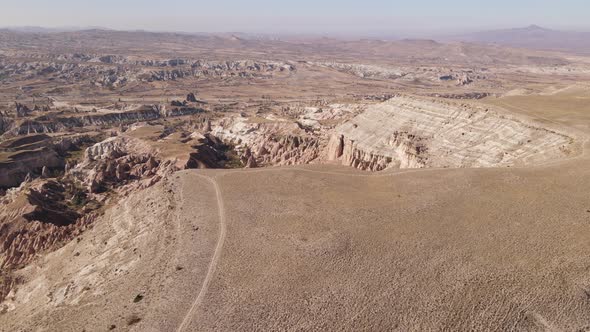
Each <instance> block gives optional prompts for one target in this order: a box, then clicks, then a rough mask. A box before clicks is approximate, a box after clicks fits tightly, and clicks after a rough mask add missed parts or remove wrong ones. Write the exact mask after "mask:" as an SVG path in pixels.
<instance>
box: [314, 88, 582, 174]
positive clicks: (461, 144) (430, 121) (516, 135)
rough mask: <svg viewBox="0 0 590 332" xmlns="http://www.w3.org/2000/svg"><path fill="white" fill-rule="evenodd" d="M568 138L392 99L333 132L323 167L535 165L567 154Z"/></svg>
mask: <svg viewBox="0 0 590 332" xmlns="http://www.w3.org/2000/svg"><path fill="white" fill-rule="evenodd" d="M573 142H574V140H573V138H572V137H569V136H567V135H564V134H561V133H558V132H556V131H554V130H551V129H547V128H543V127H540V126H538V125H534V124H532V123H529V122H527V121H526V120H523V119H517V118H514V117H511V116H507V115H503V114H501V113H499V112H497V111H494V110H490V109H486V108H483V107H471V106H468V105H461V104H454V103H449V102H444V101H439V100H426V99H418V98H411V97H395V98H393V99H391V100H389V101H387V102H385V103H382V104H378V105H374V106H372V107H370V108H369V109H368V110H367V111H365V112H364V113H362V114H360V115H358V116H357V117H355V118H354V119H352V120H351V121H348V122H346V123H344V124H342V125H340V126H338V127H337V128H336V129H335V131H334V133H333V135H332V136H331V139H330V142H329V144H328V147H327V151H326V153H325V155H326V159H327V160H329V161H338V162H341V163H342V164H343V165H347V166H352V167H356V168H360V169H364V170H371V171H380V170H383V169H386V168H421V167H494V166H513V165H525V164H535V163H542V162H545V161H549V160H552V159H555V158H563V157H567V156H568V155H570V154H571V152H572V151H571V148H572V144H573Z"/></svg>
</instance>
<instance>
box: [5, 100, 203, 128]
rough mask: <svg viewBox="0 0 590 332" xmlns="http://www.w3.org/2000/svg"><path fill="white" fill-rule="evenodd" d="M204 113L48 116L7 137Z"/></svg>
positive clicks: (161, 110) (158, 109)
mask: <svg viewBox="0 0 590 332" xmlns="http://www.w3.org/2000/svg"><path fill="white" fill-rule="evenodd" d="M202 112H203V110H202V109H199V108H194V107H176V108H167V107H164V106H162V105H151V106H140V107H134V108H132V109H128V110H122V111H109V112H103V113H98V112H97V113H90V112H87V113H86V114H81V115H79V116H67V117H63V116H58V115H56V114H47V115H42V116H38V117H36V118H32V119H26V120H23V121H16V122H14V123H13V124H12V125H11V126H10V127H9V128H8V129H7V130H6V133H5V135H12V136H14V135H28V134H34V133H55V132H63V131H67V130H68V129H71V128H81V127H89V126H118V125H120V124H127V123H133V122H142V121H153V120H157V119H161V118H168V117H177V116H185V115H195V114H199V113H202Z"/></svg>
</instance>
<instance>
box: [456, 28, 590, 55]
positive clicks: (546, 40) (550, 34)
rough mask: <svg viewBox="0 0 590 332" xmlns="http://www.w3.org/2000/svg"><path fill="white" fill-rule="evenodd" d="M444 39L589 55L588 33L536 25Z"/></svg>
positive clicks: (589, 41) (589, 37)
mask: <svg viewBox="0 0 590 332" xmlns="http://www.w3.org/2000/svg"><path fill="white" fill-rule="evenodd" d="M445 39H452V40H457V41H465V42H476V43H492V44H499V45H505V46H512V47H523V48H531V49H539V50H556V51H567V52H576V53H590V32H576V31H559V30H551V29H547V28H543V27H540V26H538V25H531V26H528V27H525V28H515V29H503V30H491V31H482V32H475V33H470V34H464V35H458V36H453V37H450V38H445Z"/></svg>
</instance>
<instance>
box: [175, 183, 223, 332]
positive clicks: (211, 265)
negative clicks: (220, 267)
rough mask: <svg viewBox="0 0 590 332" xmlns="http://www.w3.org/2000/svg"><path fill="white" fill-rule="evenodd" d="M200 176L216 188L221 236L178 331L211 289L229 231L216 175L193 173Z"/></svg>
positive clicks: (182, 329) (183, 327) (183, 328)
mask: <svg viewBox="0 0 590 332" xmlns="http://www.w3.org/2000/svg"><path fill="white" fill-rule="evenodd" d="M193 175H196V176H198V177H201V178H204V179H206V180H207V181H209V182H211V183H212V184H213V186H214V188H215V194H216V196H217V209H218V213H219V238H218V240H217V245H216V246H215V252H214V253H213V258H212V259H211V263H209V269H208V270H207V275H206V276H205V280H203V285H202V286H201V290H200V291H199V295H197V298H196V299H195V301H194V302H193V304H192V305H191V307H190V309H189V311H188V312H187V313H186V315H185V316H184V319H183V320H182V323H181V324H180V326H178V328H177V329H176V331H177V332H181V331H184V330H185V329H186V328H187V326H188V324H189V323H190V320H191V317H192V316H193V314H194V313H195V311H196V310H197V308H198V307H199V305H200V304H201V302H202V301H203V298H204V297H205V294H206V293H207V290H208V289H209V284H210V283H211V279H213V275H214V274H215V268H216V267H217V263H218V262H219V259H220V257H221V250H222V249H223V243H224V242H225V235H226V232H227V226H226V221H225V209H224V205H223V196H222V195H221V189H220V187H219V184H218V183H217V181H216V177H209V176H206V175H202V174H198V173H193Z"/></svg>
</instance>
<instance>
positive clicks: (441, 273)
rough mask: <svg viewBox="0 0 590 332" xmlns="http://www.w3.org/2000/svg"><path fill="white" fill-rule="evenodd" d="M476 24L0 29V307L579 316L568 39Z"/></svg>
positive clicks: (112, 316)
mask: <svg viewBox="0 0 590 332" xmlns="http://www.w3.org/2000/svg"><path fill="white" fill-rule="evenodd" d="M528 29H529V30H530V29H535V30H539V29H541V28H538V27H530V28H528ZM486 36H488V37H489V36H490V35H486ZM478 41H480V40H479V39H473V40H472V42H439V41H433V40H410V39H407V40H399V41H384V40H372V39H362V40H342V39H336V38H312V37H309V38H283V39H280V38H274V39H272V38H257V37H252V36H247V35H238V34H200V35H197V34H179V33H153V32H141V31H137V32H127V31H110V30H101V29H91V30H83V31H77V30H76V31H52V32H48V31H44V30H38V29H26V30H20V31H14V30H2V31H0V188H1V189H0V202H1V204H0V244H1V245H0V267H1V270H0V330H3V331H4V330H6V331H43V330H47V331H107V330H116V331H118V330H122V331H126V330H136V331H235V330H248V331H250V330H338V331H342V330H344V331H357V330H374V331H383V330H399V331H424V330H427V331H430V330H444V331H448V330H457V331H465V330H470V331H471V330H474V331H475V330H478V331H489V330H535V331H537V330H542V331H549V330H551V331H553V330H567V331H570V330H574V331H584V330H587V329H588V328H590V302H589V299H590V295H589V294H590V272H589V271H590V268H589V267H590V263H589V262H588V260H587V259H586V257H585V256H586V255H584V253H585V252H588V250H590V242H588V240H587V239H588V236H589V235H590V200H589V197H588V188H590V159H589V158H590V157H589V155H588V148H589V147H590V145H589V143H588V134H589V133H590V84H588V82H589V80H590V58H589V57H586V56H584V55H581V54H580V53H579V52H576V53H575V54H574V53H568V52H570V51H571V50H567V49H565V48H564V49H552V50H550V51H542V50H533V49H532V48H533V47H530V49H527V48H522V47H521V46H525V47H526V46H530V45H528V44H527V45H522V44H516V43H515V44H514V45H512V44H511V45H508V46H506V45H500V44H498V43H494V44H490V43H487V41H488V40H486V43H485V44H482V43H478ZM489 41H492V40H491V39H490V40H489Z"/></svg>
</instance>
